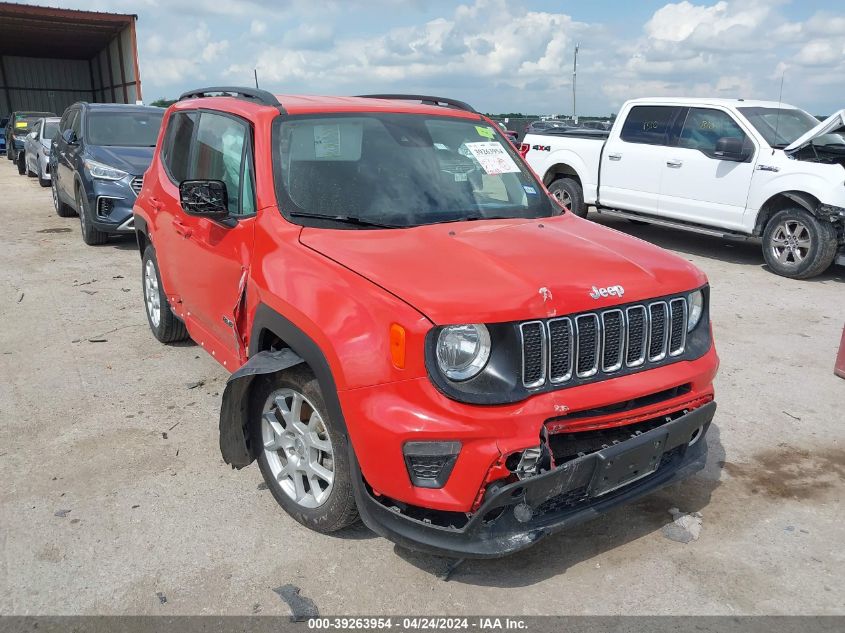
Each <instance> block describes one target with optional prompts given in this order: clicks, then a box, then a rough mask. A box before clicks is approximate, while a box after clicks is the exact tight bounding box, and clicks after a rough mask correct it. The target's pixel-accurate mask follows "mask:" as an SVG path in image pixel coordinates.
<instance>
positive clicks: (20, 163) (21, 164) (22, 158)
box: [18, 152, 26, 176]
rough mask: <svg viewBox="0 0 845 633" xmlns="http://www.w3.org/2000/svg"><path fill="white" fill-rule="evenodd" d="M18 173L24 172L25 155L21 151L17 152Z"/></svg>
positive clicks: (22, 173)
mask: <svg viewBox="0 0 845 633" xmlns="http://www.w3.org/2000/svg"><path fill="white" fill-rule="evenodd" d="M18 173H19V174H20V175H21V176H23V175H24V174H25V173H26V156H24V153H23V152H21V153H20V154H18Z"/></svg>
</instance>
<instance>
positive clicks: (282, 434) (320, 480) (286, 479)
mask: <svg viewBox="0 0 845 633" xmlns="http://www.w3.org/2000/svg"><path fill="white" fill-rule="evenodd" d="M261 441H262V443H263V445H264V455H265V457H266V459H267V465H268V466H269V467H270V472H271V473H272V475H273V477H274V478H275V479H276V481H277V482H278V483H279V486H280V487H281V489H282V490H283V491H284V492H285V494H286V495H288V496H289V497H290V498H291V499H293V501H295V502H296V503H297V504H298V505H300V506H302V507H304V508H317V507H319V506H321V505H323V504H324V503H325V502H326V500H327V499H328V498H329V495H330V494H331V491H332V485H333V484H334V451H333V449H332V442H331V439H330V438H329V434H328V430H327V428H326V424H325V422H324V421H323V418H322V416H321V415H320V413H319V411H317V409H316V407H315V406H314V405H313V404H312V403H311V402H310V401H309V400H308V398H306V397H305V396H304V395H303V394H302V393H300V392H298V391H295V390H293V389H279V390H276V391H274V392H273V393H271V394H270V396H269V397H268V398H267V401H266V403H265V404H264V409H263V414H262V416H261Z"/></svg>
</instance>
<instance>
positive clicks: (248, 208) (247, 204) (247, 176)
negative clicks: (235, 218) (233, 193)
mask: <svg viewBox="0 0 845 633" xmlns="http://www.w3.org/2000/svg"><path fill="white" fill-rule="evenodd" d="M243 169H244V171H243V179H242V182H243V186H242V192H243V193H242V195H241V215H252V214H253V213H255V186H254V184H253V179H252V157H251V156H250V155H249V153H247V154H246V160H244V166H243Z"/></svg>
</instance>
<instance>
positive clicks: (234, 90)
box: [179, 86, 284, 111]
mask: <svg viewBox="0 0 845 633" xmlns="http://www.w3.org/2000/svg"><path fill="white" fill-rule="evenodd" d="M217 96H224V97H235V98H237V99H246V100H248V101H255V102H257V103H260V104H261V105H267V106H273V107H274V108H279V110H280V111H284V110H283V109H282V104H281V103H280V102H279V100H278V99H277V98H276V95H274V94H272V93H269V92H267V91H266V90H260V89H258V88H241V87H238V86H211V87H209V88H197V89H196V90H188V92H183V93H182V94H181V95H179V101H183V100H184V99H197V98H201V97H217Z"/></svg>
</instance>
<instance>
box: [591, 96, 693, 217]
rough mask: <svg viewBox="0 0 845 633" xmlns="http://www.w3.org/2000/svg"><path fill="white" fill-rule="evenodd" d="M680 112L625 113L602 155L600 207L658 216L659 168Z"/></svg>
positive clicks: (642, 108)
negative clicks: (621, 122)
mask: <svg viewBox="0 0 845 633" xmlns="http://www.w3.org/2000/svg"><path fill="white" fill-rule="evenodd" d="M681 110H682V108H680V107H679V106H671V105H635V106H633V107H632V108H631V109H630V110H629V111H628V114H627V116H626V117H625V120H624V122H623V124H622V128H621V130H620V131H619V134H616V133H615V132H612V133H611V135H610V137H609V138H608V139H607V143H606V144H605V147H604V151H603V152H602V159H601V167H600V179H601V180H600V184H599V203H600V205H601V206H603V207H610V208H614V209H623V210H626V211H638V212H640V213H649V214H653V215H654V214H657V212H658V206H659V198H660V178H661V174H662V173H663V171H662V166H663V164H664V163H665V161H666V150H667V146H668V144H669V139H670V138H671V129H672V126H673V125H674V123H675V120H676V119H677V117H678V116H679V113H680V112H681Z"/></svg>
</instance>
